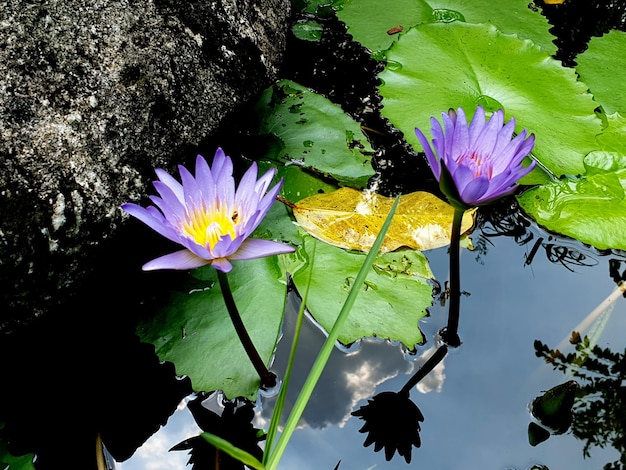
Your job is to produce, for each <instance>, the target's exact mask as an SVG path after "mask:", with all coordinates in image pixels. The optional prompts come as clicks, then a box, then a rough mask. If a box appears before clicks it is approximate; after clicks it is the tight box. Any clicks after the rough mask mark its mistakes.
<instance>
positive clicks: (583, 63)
mask: <svg viewBox="0 0 626 470" xmlns="http://www.w3.org/2000/svg"><path fill="white" fill-rule="evenodd" d="M619 51H622V53H619ZM623 51H626V33H624V32H623V31H611V32H609V33H607V34H605V35H604V36H602V37H593V38H591V40H590V41H589V47H588V48H587V50H586V51H584V52H583V53H582V54H579V55H578V57H577V58H576V62H578V66H577V67H576V71H577V72H578V73H579V74H580V79H581V80H582V81H583V82H585V83H586V84H587V85H589V90H590V91H591V93H593V95H594V97H595V99H596V101H597V102H598V103H600V104H601V105H602V108H603V109H604V111H605V112H606V113H607V114H613V113H616V112H620V113H622V114H626V95H625V94H624V91H623V90H624V83H626V54H624V53H623Z"/></svg>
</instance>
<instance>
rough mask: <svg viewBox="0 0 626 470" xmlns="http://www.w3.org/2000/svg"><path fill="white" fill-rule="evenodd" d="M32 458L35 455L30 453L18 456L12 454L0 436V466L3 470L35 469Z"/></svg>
mask: <svg viewBox="0 0 626 470" xmlns="http://www.w3.org/2000/svg"><path fill="white" fill-rule="evenodd" d="M0 429H1V428H0ZM34 459H35V456H34V454H32V453H27V454H24V455H19V456H15V455H12V454H11V452H9V446H8V444H7V442H6V440H5V439H4V438H3V437H1V436H0V468H2V469H5V470H35V464H34V463H33V461H34Z"/></svg>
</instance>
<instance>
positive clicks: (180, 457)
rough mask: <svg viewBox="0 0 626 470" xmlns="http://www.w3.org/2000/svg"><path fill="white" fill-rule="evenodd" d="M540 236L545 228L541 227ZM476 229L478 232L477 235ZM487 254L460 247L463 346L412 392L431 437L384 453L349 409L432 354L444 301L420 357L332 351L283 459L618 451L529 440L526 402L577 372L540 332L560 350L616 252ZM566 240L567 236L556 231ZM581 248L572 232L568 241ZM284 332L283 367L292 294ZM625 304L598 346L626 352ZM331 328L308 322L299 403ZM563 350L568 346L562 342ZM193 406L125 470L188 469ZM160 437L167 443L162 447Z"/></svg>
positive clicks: (510, 465)
mask: <svg viewBox="0 0 626 470" xmlns="http://www.w3.org/2000/svg"><path fill="white" fill-rule="evenodd" d="M532 229H533V231H534V232H535V239H537V235H538V236H543V237H544V238H545V239H546V241H547V239H548V235H547V234H545V233H543V232H541V231H539V230H538V229H537V228H536V227H533V228H532ZM477 236H478V234H477V233H476V234H474V235H473V236H472V238H473V239H474V243H475V244H476V238H477ZM490 241H491V242H492V243H493V245H489V244H488V245H487V246H488V249H487V253H486V254H482V255H479V253H478V252H477V251H473V252H471V251H467V250H463V252H462V254H461V289H462V290H463V291H465V292H467V293H469V295H464V296H462V299H461V320H460V326H459V334H460V336H461V340H462V341H463V344H462V345H461V347H460V348H458V349H457V350H451V351H450V353H449V354H448V356H447V357H446V358H445V359H444V362H443V366H442V367H440V368H439V369H436V370H435V371H433V372H432V373H431V374H430V375H429V376H428V377H427V381H425V382H424V383H422V384H421V385H422V388H424V386H426V385H427V386H428V387H430V389H431V390H432V391H430V392H429V393H421V392H420V391H418V390H416V389H414V390H413V391H412V392H411V398H412V400H413V401H414V402H415V403H416V404H417V405H418V407H419V408H420V410H421V411H422V413H423V414H424V416H425V420H424V422H423V423H422V431H421V433H420V436H421V438H422V446H421V448H419V449H415V448H414V449H413V459H412V463H411V464H410V465H407V464H406V463H405V461H404V459H403V458H402V457H400V456H398V455H397V454H396V455H395V456H394V458H393V459H392V460H391V461H390V462H387V461H385V458H384V452H383V451H381V452H376V453H375V452H374V451H373V446H370V447H367V448H364V447H363V446H362V443H363V441H364V439H365V435H364V434H361V433H359V432H358V430H359V429H360V428H361V426H362V425H363V422H362V421H361V420H359V419H357V418H355V417H352V416H350V413H351V412H352V411H354V410H356V409H358V408H359V407H360V406H362V405H364V404H366V403H367V399H368V398H371V397H372V396H373V395H375V394H376V393H379V392H382V391H399V390H400V388H401V387H402V386H403V385H404V383H405V382H406V381H407V380H408V378H409V377H410V375H411V374H412V372H414V371H415V370H417V368H419V364H420V363H421V362H422V361H423V359H420V355H422V354H424V353H426V354H430V353H432V347H433V344H434V343H433V340H434V335H435V333H436V332H437V331H438V330H439V329H440V328H441V327H443V326H445V324H446V319H447V310H446V308H445V307H442V306H440V304H439V302H435V305H434V306H433V307H432V308H431V309H430V312H431V315H430V317H429V318H427V319H425V320H423V321H422V322H421V328H422V330H423V332H424V334H425V336H426V338H427V343H426V344H425V345H424V346H422V347H420V348H419V349H418V354H417V355H416V356H415V357H410V358H409V359H408V360H406V359H405V356H404V355H403V353H402V351H400V349H399V348H398V347H393V346H390V345H389V344H387V343H385V342H381V341H364V342H363V344H361V346H360V347H359V348H358V350H357V352H353V353H348V354H346V353H343V352H340V351H337V350H336V351H335V352H334V353H333V358H332V359H331V361H330V362H329V364H328V366H327V369H326V370H325V371H324V374H323V375H322V379H321V382H320V383H319V385H318V387H317V389H316V393H315V394H314V396H313V397H312V399H311V402H310V403H309V406H308V407H307V409H306V410H305V412H304V415H303V419H302V423H301V427H300V429H299V430H297V431H296V432H295V433H294V435H293V437H292V440H291V442H290V444H289V446H288V449H287V452H286V454H285V456H284V458H283V460H282V462H281V465H280V467H281V468H286V469H296V468H297V469H299V470H308V469H310V470H319V469H329V470H331V469H333V468H334V467H335V465H336V464H337V462H338V461H339V460H341V465H340V467H339V468H340V469H341V470H344V469H355V470H356V469H368V468H376V469H385V470H386V469H389V470H396V469H398V470H400V469H406V468H413V467H420V468H433V469H435V468H436V469H437V470H446V469H455V470H456V469H459V468H468V469H472V468H476V469H479V468H489V469H496V470H499V469H501V470H509V469H517V470H524V469H527V468H529V467H531V466H532V465H533V464H543V465H546V466H547V467H548V468H550V469H552V470H555V469H562V468H567V469H573V470H576V469H581V470H582V469H585V470H587V469H593V468H595V469H600V468H602V467H603V466H604V464H606V463H608V462H612V461H614V460H616V459H617V458H619V455H618V454H617V452H616V451H614V450H613V449H610V448H609V449H605V450H603V449H599V448H596V447H592V448H591V459H587V460H584V459H583V455H582V449H583V446H584V442H582V441H579V440H577V439H576V438H575V437H573V436H572V435H571V433H566V434H564V435H560V436H551V437H550V438H549V439H548V440H547V441H545V442H543V443H541V444H539V445H537V446H536V447H532V446H531V445H530V444H529V443H528V435H527V427H528V423H529V421H530V416H529V413H528V411H527V406H528V403H529V402H530V401H531V400H532V399H533V398H534V397H536V396H537V395H540V394H541V393H542V392H544V391H545V390H548V389H549V388H552V387H554V386H556V385H558V384H561V383H563V382H565V381H566V380H568V379H569V378H570V377H568V376H566V375H564V374H563V373H561V372H558V371H553V370H552V368H551V367H550V366H548V365H547V364H545V363H544V362H543V359H540V358H537V357H536V356H535V350H534V347H533V342H534V341H535V340H536V339H538V340H541V341H542V342H544V343H546V344H547V345H548V346H550V347H552V348H556V347H557V346H558V345H559V344H560V343H561V342H562V341H563V340H564V339H567V338H568V337H569V335H570V333H571V331H572V329H573V328H575V327H576V326H577V325H578V324H579V323H580V322H581V321H582V320H583V319H584V318H585V317H586V316H587V315H588V314H589V313H590V312H591V311H592V310H593V309H595V308H596V306H597V305H598V304H600V303H601V302H602V301H603V300H604V299H605V298H606V297H607V296H608V295H609V294H611V292H613V290H614V289H615V287H616V286H615V283H614V282H613V280H612V279H611V277H610V276H609V265H608V263H609V259H610V258H616V257H615V256H604V255H603V256H601V255H598V254H596V253H595V252H594V251H585V254H586V255H588V256H591V257H593V258H594V259H595V260H597V265H595V266H593V267H584V266H576V267H572V269H573V270H574V272H571V271H569V270H568V269H566V268H565V267H564V266H563V265H561V264H559V263H553V262H550V261H549V260H548V259H547V257H546V253H545V250H544V249H542V248H540V249H539V250H538V252H537V253H536V255H535V256H534V259H533V262H532V263H531V264H530V265H529V266H525V265H524V261H525V256H527V255H528V254H529V251H530V250H531V247H532V243H529V244H527V245H525V246H519V245H517V244H516V243H515V241H514V240H513V239H512V238H509V237H497V238H491V239H490ZM557 243H559V241H557ZM565 243H566V244H569V245H571V246H572V247H575V248H577V249H579V250H581V251H583V250H582V248H581V247H580V246H579V245H578V244H576V243H575V242H565ZM427 256H428V259H429V261H430V263H431V267H432V269H433V272H434V273H435V276H436V277H437V279H438V280H439V281H440V282H442V283H443V281H445V278H446V276H447V273H448V256H447V249H446V248H443V249H438V250H434V251H429V252H427ZM288 310H289V312H290V313H289V314H288V315H289V318H287V323H286V325H285V336H284V337H283V340H282V341H281V344H280V345H279V346H280V347H279V351H278V354H277V358H276V361H275V364H274V367H273V369H274V370H276V371H278V372H279V373H280V372H282V370H284V367H285V364H286V362H285V361H286V358H285V357H284V356H285V354H286V353H287V351H288V348H289V346H290V342H291V336H290V335H291V331H292V328H293V325H294V321H295V319H294V317H295V312H296V310H297V300H296V299H295V297H294V296H292V297H291V298H290V303H289V308H288ZM625 313H626V302H625V301H624V299H623V298H619V299H618V301H617V302H616V303H615V308H614V311H613V314H612V316H611V318H610V320H609V323H608V325H607V327H606V329H605V330H604V332H603V334H602V336H601V338H600V341H599V344H600V346H602V347H609V348H611V349H612V350H613V351H615V352H620V351H623V349H624V346H625V345H626V341H624V338H623V332H624V331H626V317H625ZM323 340H324V336H323V334H322V333H321V332H320V331H319V330H318V329H317V328H316V327H315V326H314V325H312V324H311V323H310V322H307V323H306V325H305V328H304V329H303V337H302V339H301V343H300V346H301V348H300V351H299V355H298V357H297V358H296V364H297V367H296V368H295V370H294V375H293V382H292V387H291V389H290V393H289V396H288V399H287V406H286V408H287V409H286V413H288V411H289V404H290V403H293V401H295V397H296V393H297V391H298V390H299V387H300V385H301V384H302V382H303V381H304V379H305V378H306V374H307V373H308V370H309V367H310V364H312V362H313V360H314V355H315V354H316V353H317V351H318V350H319V348H320V347H321V345H322V343H323ZM563 352H564V353H566V352H568V350H564V351H563ZM271 407H272V404H271V400H264V403H263V409H262V411H261V413H260V414H259V416H258V418H257V419H258V420H257V422H256V426H257V427H264V428H266V422H267V419H268V418H269V416H271V411H272V408H271ZM197 429H198V428H197V426H195V424H194V422H193V419H192V418H191V415H190V414H189V412H188V411H187V410H184V409H183V410H180V411H178V412H177V413H176V414H174V415H173V416H172V417H171V418H170V420H169V422H168V425H167V426H166V427H165V428H163V429H162V430H161V431H159V432H158V433H157V434H155V435H154V436H153V437H152V438H151V439H150V440H148V441H147V443H146V444H145V445H144V446H143V447H142V448H140V449H139V450H138V451H137V452H136V453H135V455H134V456H133V457H132V458H131V459H129V460H128V461H126V462H124V463H121V464H118V466H119V467H120V468H122V469H124V470H140V469H141V470H160V469H165V468H167V469H173V468H184V464H185V462H186V461H187V459H188V455H187V453H186V452H167V451H166V449H168V448H169V447H171V446H172V445H175V444H176V443H178V442H180V441H181V440H183V439H184V438H186V437H190V436H192V435H196V433H197ZM157 447H158V449H157Z"/></svg>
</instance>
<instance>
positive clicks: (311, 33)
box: [291, 21, 322, 42]
mask: <svg viewBox="0 0 626 470" xmlns="http://www.w3.org/2000/svg"><path fill="white" fill-rule="evenodd" d="M291 31H292V32H293V35H294V36H295V37H297V38H298V39H302V40H304V41H314V42H315V41H319V40H320V39H321V38H322V25H321V24H319V23H318V22H317V21H302V22H298V23H296V24H294V25H293V27H292V28H291Z"/></svg>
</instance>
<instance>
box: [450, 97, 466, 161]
mask: <svg viewBox="0 0 626 470" xmlns="http://www.w3.org/2000/svg"><path fill="white" fill-rule="evenodd" d="M451 137H452V147H451V148H450V151H451V152H452V154H453V155H455V158H458V156H459V155H462V154H464V153H465V151H466V150H467V148H468V147H469V131H468V128H467V119H466V118H465V111H463V108H459V111H458V113H457V118H456V121H455V124H454V134H453V135H452V136H451Z"/></svg>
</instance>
